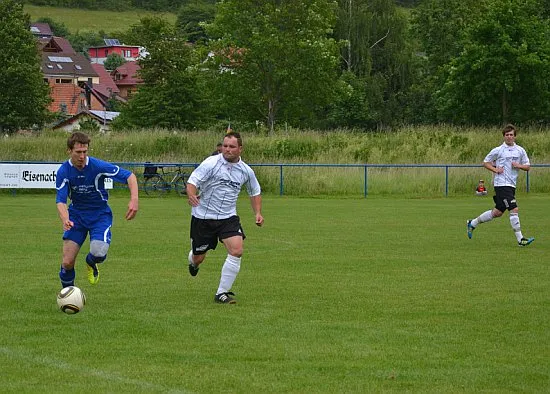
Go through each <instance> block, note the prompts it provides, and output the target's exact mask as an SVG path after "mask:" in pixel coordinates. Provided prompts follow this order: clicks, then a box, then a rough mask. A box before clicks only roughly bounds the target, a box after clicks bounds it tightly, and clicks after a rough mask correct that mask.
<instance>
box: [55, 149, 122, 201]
mask: <svg viewBox="0 0 550 394" xmlns="http://www.w3.org/2000/svg"><path fill="white" fill-rule="evenodd" d="M130 175H132V173H131V172H130V171H128V170H126V169H124V168H121V167H119V166H117V165H114V164H111V163H107V162H106V161H103V160H99V159H96V158H94V157H87V160H86V165H85V166H84V168H83V169H82V170H79V169H78V168H76V167H75V166H73V165H72V163H71V161H70V160H67V161H66V162H64V163H63V164H61V167H59V169H58V170H57V176H56V178H55V188H56V189H57V197H56V200H55V202H56V203H60V202H61V203H65V204H66V203H67V199H68V198H70V199H71V205H70V206H69V209H71V210H76V211H98V212H101V211H110V208H109V206H108V205H107V200H108V199H109V193H108V192H107V190H105V178H111V179H113V181H115V182H120V183H128V177H129V176H130Z"/></svg>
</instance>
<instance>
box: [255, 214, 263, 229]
mask: <svg viewBox="0 0 550 394" xmlns="http://www.w3.org/2000/svg"><path fill="white" fill-rule="evenodd" d="M262 224H264V217H263V216H262V214H261V213H258V214H256V226H258V227H262Z"/></svg>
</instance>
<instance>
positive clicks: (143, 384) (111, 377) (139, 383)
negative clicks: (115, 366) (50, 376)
mask: <svg viewBox="0 0 550 394" xmlns="http://www.w3.org/2000/svg"><path fill="white" fill-rule="evenodd" d="M0 354H3V355H5V356H7V357H8V358H10V359H17V360H22V361H25V362H28V363H33V364H40V365H45V366H47V367H48V368H54V369H59V370H62V371H64V372H73V373H74V374H75V376H78V375H83V374H84V375H92V376H96V377H98V378H100V379H102V380H105V381H112V382H118V383H123V384H127V385H132V386H136V389H137V390H144V389H145V390H151V391H158V392H163V393H174V394H180V393H182V394H190V393H192V392H191V391H188V390H184V391H182V390H179V389H170V388H167V387H165V386H162V385H158V384H155V383H151V382H147V381H144V380H138V379H130V378H127V377H124V376H120V375H118V374H116V373H111V372H106V371H101V370H99V369H93V368H88V367H83V366H81V365H75V364H72V363H67V362H65V361H62V360H56V359H53V358H50V357H45V356H40V355H36V354H32V353H29V352H28V351H26V352H24V353H23V352H20V351H17V350H13V349H10V348H7V347H0Z"/></svg>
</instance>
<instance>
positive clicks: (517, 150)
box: [483, 143, 530, 187]
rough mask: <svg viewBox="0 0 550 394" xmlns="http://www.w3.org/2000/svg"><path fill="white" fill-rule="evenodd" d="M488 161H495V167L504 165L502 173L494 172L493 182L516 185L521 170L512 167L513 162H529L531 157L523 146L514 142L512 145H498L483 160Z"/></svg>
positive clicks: (502, 184)
mask: <svg viewBox="0 0 550 394" xmlns="http://www.w3.org/2000/svg"><path fill="white" fill-rule="evenodd" d="M483 161H484V162H486V163H493V165H494V166H495V167H503V168H504V171H503V172H502V174H494V175H493V176H494V180H493V184H494V186H512V187H516V181H517V180H518V173H519V170H518V169H517V168H513V167H512V162H513V161H514V162H517V163H520V164H527V165H530V163H529V157H527V152H525V149H523V148H522V147H521V146H519V145H517V144H514V145H512V146H509V145H506V143H502V145H500V146H497V147H496V148H494V149H493V150H491V152H489V154H488V155H487V157H485V160H483Z"/></svg>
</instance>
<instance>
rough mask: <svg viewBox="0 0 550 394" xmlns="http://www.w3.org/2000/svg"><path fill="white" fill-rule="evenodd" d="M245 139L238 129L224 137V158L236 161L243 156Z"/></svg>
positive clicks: (231, 161) (232, 161)
mask: <svg viewBox="0 0 550 394" xmlns="http://www.w3.org/2000/svg"><path fill="white" fill-rule="evenodd" d="M242 150H243V141H242V138H241V135H240V134H239V133H237V132H236V131H230V132H229V133H227V134H226V135H225V136H224V137H223V149H222V154H223V158H224V159H225V160H227V161H228V162H230V163H236V162H238V161H239V159H240V157H241V152H242Z"/></svg>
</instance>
